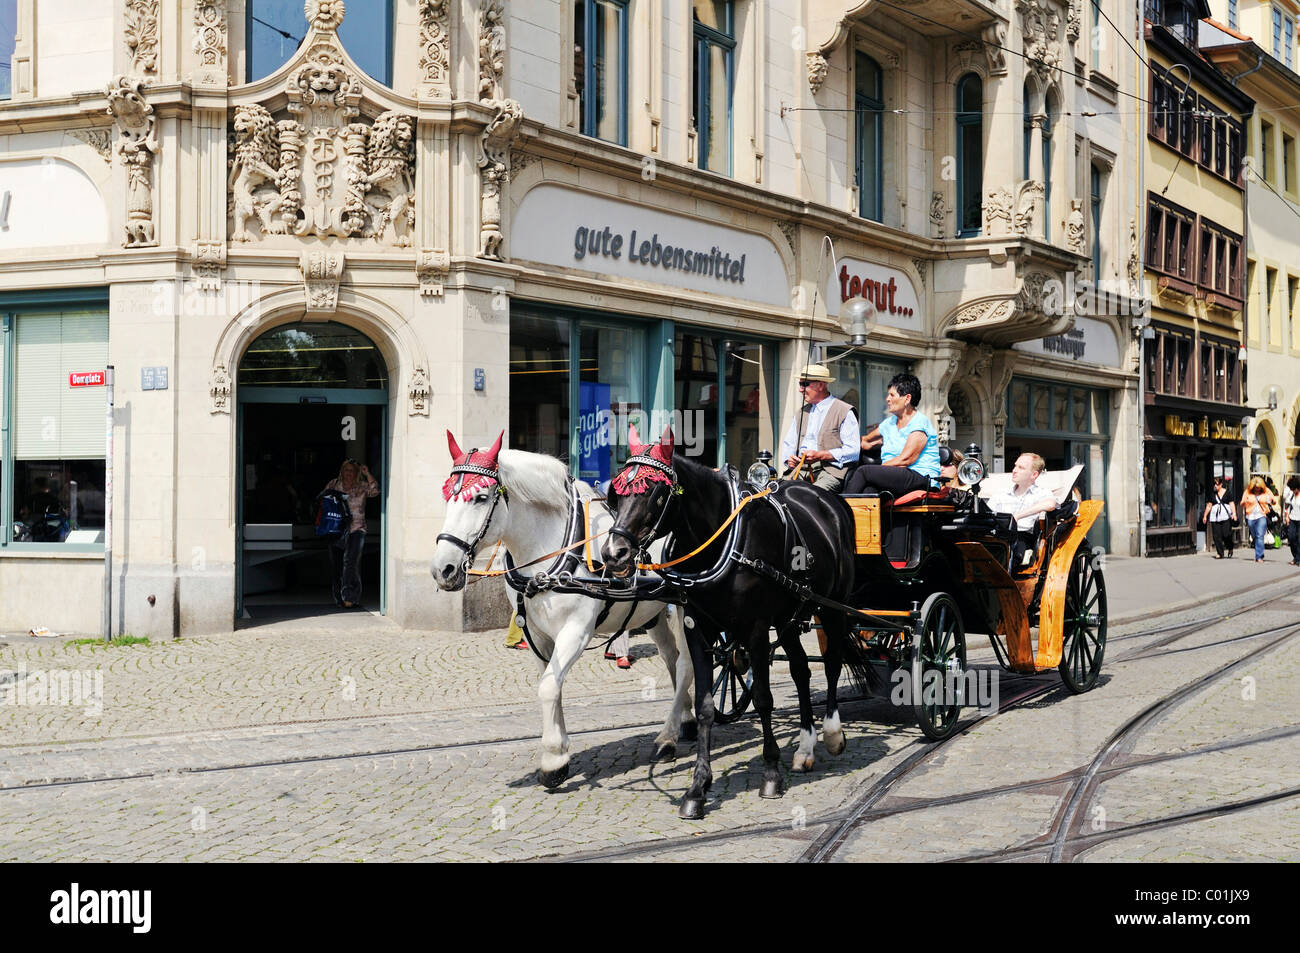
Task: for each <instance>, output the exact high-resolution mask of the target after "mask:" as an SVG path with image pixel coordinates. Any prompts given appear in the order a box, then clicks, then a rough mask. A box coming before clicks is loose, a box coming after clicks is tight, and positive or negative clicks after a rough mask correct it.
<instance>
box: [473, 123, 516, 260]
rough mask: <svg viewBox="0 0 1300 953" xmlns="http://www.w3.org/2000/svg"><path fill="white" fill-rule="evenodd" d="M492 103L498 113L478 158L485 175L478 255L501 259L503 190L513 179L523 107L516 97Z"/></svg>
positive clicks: (485, 131) (485, 135)
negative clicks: (512, 157) (514, 150)
mask: <svg viewBox="0 0 1300 953" xmlns="http://www.w3.org/2000/svg"><path fill="white" fill-rule="evenodd" d="M492 105H493V106H494V107H495V109H496V115H495V116H493V117H492V121H491V122H490V123H488V125H487V128H486V129H484V130H483V136H482V139H481V147H482V156H481V158H480V159H479V168H480V169H482V176H483V187H482V193H481V199H482V202H481V218H480V226H479V228H480V233H479V257H480V258H492V259H498V260H499V259H500V258H501V245H502V243H503V242H504V241H505V234H504V233H503V232H502V230H501V221H502V211H501V210H502V193H503V191H504V189H505V186H506V183H507V182H508V181H509V180H510V147H511V145H512V144H513V143H514V140H515V136H516V135H517V134H518V132H519V124H520V123H521V122H522V121H523V118H524V110H523V107H521V106H520V105H519V104H518V103H517V102H515V101H514V100H513V99H507V100H503V101H501V102H498V103H493V104H492Z"/></svg>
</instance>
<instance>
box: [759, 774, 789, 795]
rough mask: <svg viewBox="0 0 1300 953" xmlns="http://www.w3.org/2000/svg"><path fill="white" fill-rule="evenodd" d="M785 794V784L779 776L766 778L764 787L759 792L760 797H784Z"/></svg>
mask: <svg viewBox="0 0 1300 953" xmlns="http://www.w3.org/2000/svg"><path fill="white" fill-rule="evenodd" d="M784 794H785V782H784V781H782V780H781V776H780V775H779V774H778V775H777V776H776V777H771V778H764V779H763V787H762V789H760V790H759V792H758V795H759V797H782V796H783V795H784Z"/></svg>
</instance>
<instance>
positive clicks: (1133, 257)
mask: <svg viewBox="0 0 1300 953" xmlns="http://www.w3.org/2000/svg"><path fill="white" fill-rule="evenodd" d="M1140 262H1141V260H1140V258H1139V257H1138V227H1137V219H1135V218H1130V219H1129V220H1128V261H1127V262H1126V263H1125V268H1124V273H1125V275H1127V276H1128V283H1129V294H1130V295H1132V296H1133V297H1137V294H1138V279H1139V278H1140V277H1141V263H1140Z"/></svg>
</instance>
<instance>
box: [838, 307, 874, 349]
mask: <svg viewBox="0 0 1300 953" xmlns="http://www.w3.org/2000/svg"><path fill="white" fill-rule="evenodd" d="M840 323H841V325H842V326H843V328H844V333H845V334H847V335H848V336H849V343H850V344H852V345H853V346H854V347H862V346H863V345H864V344H866V343H867V335H868V334H870V333H871V332H872V331H873V330H875V327H876V306H875V305H874V304H872V303H871V302H870V301H868V300H867V299H866V298H863V297H862V296H861V295H859V296H858V297H856V298H850V299H849V300H848V301H846V302H844V304H842V305H841V306H840Z"/></svg>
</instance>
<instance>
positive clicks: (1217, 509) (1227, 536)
mask: <svg viewBox="0 0 1300 953" xmlns="http://www.w3.org/2000/svg"><path fill="white" fill-rule="evenodd" d="M1236 519H1237V509H1236V504H1235V503H1233V502H1232V496H1231V495H1230V494H1229V493H1228V488H1227V487H1226V486H1224V485H1223V477H1217V476H1216V477H1215V478H1214V489H1213V490H1211V491H1210V498H1209V500H1208V501H1206V504H1205V513H1204V515H1202V516H1201V521H1202V522H1204V523H1208V524H1209V526H1210V538H1211V539H1212V540H1214V552H1215V554H1216V555H1215V557H1214V558H1215V559H1222V558H1223V551H1224V549H1227V551H1228V558H1229V559H1231V558H1232V525H1233V523H1235V522H1236Z"/></svg>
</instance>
